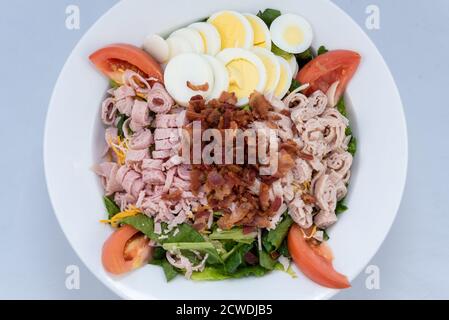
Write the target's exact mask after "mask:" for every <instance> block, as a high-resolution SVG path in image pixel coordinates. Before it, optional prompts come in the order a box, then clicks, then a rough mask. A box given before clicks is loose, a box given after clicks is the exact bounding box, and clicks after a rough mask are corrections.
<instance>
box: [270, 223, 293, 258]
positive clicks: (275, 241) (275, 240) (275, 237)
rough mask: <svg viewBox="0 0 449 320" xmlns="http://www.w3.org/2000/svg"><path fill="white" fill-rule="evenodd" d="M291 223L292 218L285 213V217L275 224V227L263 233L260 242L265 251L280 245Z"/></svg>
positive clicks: (275, 248) (272, 249)
mask: <svg viewBox="0 0 449 320" xmlns="http://www.w3.org/2000/svg"><path fill="white" fill-rule="evenodd" d="M292 223H293V220H292V218H291V217H290V216H289V215H285V218H284V219H283V220H282V221H281V222H280V223H279V224H278V225H277V226H276V229H273V230H270V231H269V232H268V233H266V234H264V237H263V239H262V243H263V246H264V248H265V249H266V250H267V252H272V251H274V250H277V249H278V248H279V247H280V246H281V244H282V241H284V239H285V237H286V236H287V233H288V230H289V229H290V226H291V225H292Z"/></svg>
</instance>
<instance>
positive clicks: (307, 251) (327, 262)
mask: <svg viewBox="0 0 449 320" xmlns="http://www.w3.org/2000/svg"><path fill="white" fill-rule="evenodd" d="M287 244H288V250H289V251H290V254H291V255H292V258H293V261H294V262H295V264H296V265H297V266H298V268H299V269H300V270H301V271H302V272H303V273H304V274H305V275H306V276H307V277H308V278H309V279H311V280H312V281H314V282H316V283H318V284H320V285H322V286H324V287H328V288H334V289H343V288H349V287H350V286H351V285H350V284H349V281H348V278H347V277H346V276H345V275H342V274H341V273H338V272H337V271H335V269H334V267H333V266H332V260H331V256H332V255H331V254H330V255H329V252H328V250H327V248H326V247H324V248H320V247H321V246H319V247H317V248H313V247H312V246H311V245H310V244H309V243H308V242H307V240H306V239H305V238H304V234H303V233H302V231H301V228H300V227H299V226H298V225H296V224H295V225H293V226H292V227H291V228H290V231H289V233H288V239H287Z"/></svg>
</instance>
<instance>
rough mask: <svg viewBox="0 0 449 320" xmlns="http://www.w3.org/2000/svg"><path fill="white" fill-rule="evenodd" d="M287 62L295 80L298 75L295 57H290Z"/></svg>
mask: <svg viewBox="0 0 449 320" xmlns="http://www.w3.org/2000/svg"><path fill="white" fill-rule="evenodd" d="M287 62H288V64H289V66H290V70H292V75H293V78H296V75H297V74H298V71H299V65H298V61H297V60H296V57H295V56H292V57H291V58H290V59H288V60H287Z"/></svg>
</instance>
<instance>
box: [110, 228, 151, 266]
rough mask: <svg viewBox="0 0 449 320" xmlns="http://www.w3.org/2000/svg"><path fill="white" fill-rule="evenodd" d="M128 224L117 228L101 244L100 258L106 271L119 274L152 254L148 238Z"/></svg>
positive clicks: (142, 261)
mask: <svg viewBox="0 0 449 320" xmlns="http://www.w3.org/2000/svg"><path fill="white" fill-rule="evenodd" d="M138 233H139V231H138V230H136V229H134V228H133V227H131V226H129V225H125V226H122V227H120V228H119V229H117V230H116V231H115V232H114V233H113V234H112V235H111V236H110V237H109V238H108V239H107V240H106V242H105V243H104V244H103V251H102V255H101V260H102V263H103V266H104V268H105V269H106V271H108V272H110V273H112V274H115V275H119V274H123V273H126V272H129V271H131V270H133V269H136V268H139V267H141V266H142V265H143V264H144V263H146V262H147V261H148V260H149V259H150V258H151V255H152V248H151V247H150V246H149V245H148V240H147V239H146V238H145V237H144V236H143V235H140V236H138V235H137V234H138Z"/></svg>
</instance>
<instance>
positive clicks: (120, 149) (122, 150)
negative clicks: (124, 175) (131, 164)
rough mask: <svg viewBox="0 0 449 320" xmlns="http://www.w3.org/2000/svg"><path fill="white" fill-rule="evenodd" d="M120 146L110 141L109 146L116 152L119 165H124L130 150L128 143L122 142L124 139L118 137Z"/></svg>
mask: <svg viewBox="0 0 449 320" xmlns="http://www.w3.org/2000/svg"><path fill="white" fill-rule="evenodd" d="M117 141H118V144H114V143H113V142H112V139H109V145H110V146H111V149H112V151H114V153H115V155H116V157H117V163H118V164H119V165H121V166H122V165H124V164H125V160H126V150H128V143H127V141H126V139H124V140H123V141H122V139H121V138H120V137H119V136H117Z"/></svg>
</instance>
